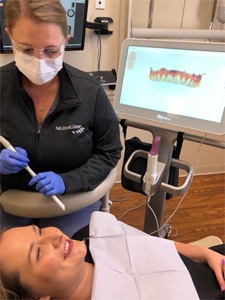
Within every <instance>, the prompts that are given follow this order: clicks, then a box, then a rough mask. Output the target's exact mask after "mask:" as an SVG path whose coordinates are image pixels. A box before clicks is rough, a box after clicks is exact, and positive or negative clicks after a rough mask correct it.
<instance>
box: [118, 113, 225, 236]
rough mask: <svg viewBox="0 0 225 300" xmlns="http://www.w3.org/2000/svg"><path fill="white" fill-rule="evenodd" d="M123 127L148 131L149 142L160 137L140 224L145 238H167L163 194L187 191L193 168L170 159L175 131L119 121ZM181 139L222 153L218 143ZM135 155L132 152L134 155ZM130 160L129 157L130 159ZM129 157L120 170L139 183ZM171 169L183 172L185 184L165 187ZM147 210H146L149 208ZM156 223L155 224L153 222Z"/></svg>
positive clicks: (221, 144)
mask: <svg viewBox="0 0 225 300" xmlns="http://www.w3.org/2000/svg"><path fill="white" fill-rule="evenodd" d="M123 126H127V127H129V126H130V127H134V128H138V129H142V130H147V131H150V132H151V133H152V135H153V138H154V137H156V136H160V137H161V141H160V147H159V153H158V162H159V167H158V171H157V172H158V177H157V178H158V179H157V181H156V183H154V184H153V185H152V187H151V190H150V192H149V194H148V195H146V196H147V199H146V210H145V220H144V232H146V233H148V234H152V235H154V236H161V237H168V236H169V235H170V231H171V226H170V225H169V224H166V225H165V226H163V224H162V220H163V213H164V205H165V201H166V194H167V193H170V194H172V195H179V194H184V193H185V192H186V191H187V189H188V188H189V186H190V184H191V181H192V177H193V167H192V166H191V165H190V164H189V163H187V162H184V161H180V160H178V159H173V158H172V152H173V147H174V143H175V142H176V140H177V135H178V132H177V131H173V130H169V129H165V128H160V127H155V126H151V125H146V124H143V123H138V122H134V121H130V120H127V119H126V120H123ZM183 139H184V140H185V139H186V140H189V141H193V142H197V143H204V144H207V145H210V146H214V147H217V148H222V149H225V143H224V142H221V141H216V140H212V139H208V138H205V139H204V140H203V138H202V137H199V136H195V135H191V134H186V133H184V134H183ZM135 152H136V151H135ZM144 152H145V151H142V150H140V151H139V153H137V152H136V154H135V155H136V156H137V155H140V156H142V157H143V156H146V163H147V155H148V153H147V152H145V153H144ZM131 156H132V155H131ZM131 160H132V157H130V159H129V162H127V164H126V165H125V168H124V176H125V177H127V178H128V179H130V180H133V181H135V182H139V183H141V181H142V180H143V179H142V177H141V176H140V174H136V173H133V172H132V171H130V170H129V167H128V165H129V164H130V162H131ZM171 166H174V167H177V168H178V169H182V170H185V171H186V173H187V176H186V179H185V182H184V183H183V185H181V186H178V187H177V186H173V185H170V184H168V178H169V171H170V167H171ZM144 184H145V183H143V185H142V187H143V191H145V186H144ZM149 206H150V207H149ZM156 219H157V220H156Z"/></svg>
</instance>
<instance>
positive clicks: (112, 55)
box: [0, 0, 225, 180]
mask: <svg viewBox="0 0 225 300" xmlns="http://www.w3.org/2000/svg"><path fill="white" fill-rule="evenodd" d="M94 2H95V0H89V9H88V21H92V22H93V21H94V19H95V18H96V17H104V16H105V17H111V18H112V19H113V23H112V24H110V25H109V30H112V31H113V34H112V35H110V36H102V57H101V70H111V69H112V68H115V69H116V70H118V64H119V57H120V50H121V43H122V41H123V40H124V39H125V38H126V36H127V27H128V0H105V3H106V9H105V10H95V8H94ZM212 4H213V1H212V0H186V1H185V0H155V5H154V14H153V27H155V28H156V27H157V28H181V27H183V28H191V29H192V28H208V26H209V24H210V19H211V13H212ZM148 10H149V0H133V12H132V25H133V27H147V21H148V20H147V18H148ZM215 26H217V27H218V28H219V27H220V26H221V24H220V23H219V24H218V23H216V24H215ZM97 45H98V36H97V35H96V34H95V33H94V32H93V31H92V30H89V29H87V32H86V42H85V49H84V51H77V52H66V53H65V61H66V62H68V63H70V64H72V65H73V66H75V67H78V68H80V69H82V70H84V71H96V70H97ZM12 59H13V57H12V55H9V54H7V55H6V54H5V55H0V65H4V64H6V63H8V62H9V61H12ZM107 92H109V96H110V99H111V100H112V99H113V92H112V91H109V90H107ZM177 130H180V129H177ZM194 133H195V134H196V132H194ZM135 135H138V136H139V137H140V138H141V139H146V134H145V133H143V132H139V131H137V130H131V132H129V135H128V136H135ZM200 135H201V134H200ZM121 138H123V137H122V135H121ZM210 138H216V139H219V140H223V141H224V136H222V137H214V136H210ZM198 147H199V144H195V143H191V142H185V143H184V146H183V149H182V155H181V159H183V160H185V161H188V162H189V163H191V164H195V159H196V155H197V151H198ZM121 163H122V162H120V163H119V168H118V180H119V178H120V167H121ZM217 172H225V151H224V150H222V149H217V148H214V147H209V146H203V147H202V149H201V154H200V158H199V162H198V166H197V170H196V173H197V174H205V173H217Z"/></svg>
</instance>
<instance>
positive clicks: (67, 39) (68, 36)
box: [66, 34, 71, 44]
mask: <svg viewBox="0 0 225 300" xmlns="http://www.w3.org/2000/svg"><path fill="white" fill-rule="evenodd" d="M70 38H71V36H70V35H69V34H68V35H67V37H66V44H67V43H68V42H69V40H70Z"/></svg>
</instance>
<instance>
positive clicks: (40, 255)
mask: <svg viewBox="0 0 225 300" xmlns="http://www.w3.org/2000/svg"><path fill="white" fill-rule="evenodd" d="M85 255H86V246H85V244H84V243H83V242H79V241H74V240H71V239H69V238H68V237H67V236H66V235H64V234H63V233H62V232H61V231H60V230H58V229H56V228H53V227H48V228H44V229H42V230H40V229H39V228H38V227H36V226H27V227H18V228H13V229H10V230H7V231H5V232H4V233H3V234H2V237H1V240H0V264H1V266H2V267H3V270H6V271H9V272H12V271H17V270H19V274H20V279H21V282H22V283H26V284H28V285H29V286H30V287H31V288H33V289H34V291H36V292H38V294H39V296H46V295H52V296H57V297H58V298H60V297H62V296H60V295H63V296H65V293H68V294H69V293H70V292H71V291H72V290H74V288H76V286H77V285H78V284H79V283H80V280H81V278H82V276H83V275H84V272H85V263H84V257H85Z"/></svg>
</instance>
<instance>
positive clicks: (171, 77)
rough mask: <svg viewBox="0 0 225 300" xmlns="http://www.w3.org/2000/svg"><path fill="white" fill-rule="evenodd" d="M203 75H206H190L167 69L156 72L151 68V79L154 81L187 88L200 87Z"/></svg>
mask: <svg viewBox="0 0 225 300" xmlns="http://www.w3.org/2000/svg"><path fill="white" fill-rule="evenodd" d="M203 75H205V73H204V74H199V75H196V74H188V73H186V72H183V71H177V70H167V69H165V68H161V69H159V70H156V71H154V70H153V69H152V68H150V74H149V78H150V80H153V81H161V82H169V83H176V84H183V85H185V86H187V87H199V86H200V84H201V80H202V76H203Z"/></svg>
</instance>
